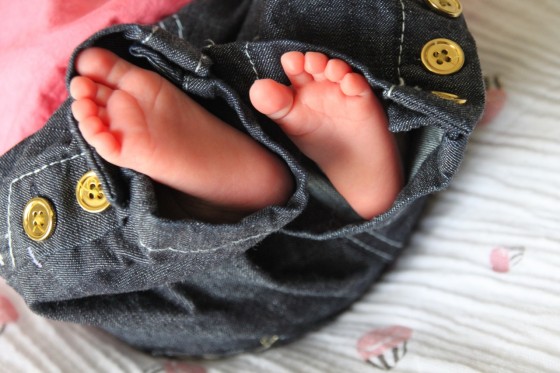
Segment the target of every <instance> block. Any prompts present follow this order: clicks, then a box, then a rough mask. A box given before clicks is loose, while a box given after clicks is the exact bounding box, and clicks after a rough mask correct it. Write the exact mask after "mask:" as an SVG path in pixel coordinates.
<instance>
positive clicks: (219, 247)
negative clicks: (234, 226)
mask: <svg viewBox="0 0 560 373" xmlns="http://www.w3.org/2000/svg"><path fill="white" fill-rule="evenodd" d="M269 234H270V233H269V232H265V233H259V234H255V235H253V236H250V237H245V238H242V239H240V240H237V241H232V242H228V243H226V244H224V245H221V246H218V247H214V248H212V249H206V250H189V251H187V250H178V249H174V248H172V247H166V248H164V249H153V248H151V247H149V246H147V245H146V244H145V243H144V242H142V240H138V242H139V243H140V246H142V247H143V248H145V249H146V250H148V251H149V252H153V251H155V252H159V251H174V252H177V253H182V254H199V253H211V252H214V251H218V250H221V249H223V248H226V247H228V246H231V245H237V244H239V243H243V242H245V241H249V240H252V239H254V238H260V237H263V236H267V235H269Z"/></svg>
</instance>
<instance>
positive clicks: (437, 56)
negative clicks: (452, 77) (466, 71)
mask: <svg viewBox="0 0 560 373" xmlns="http://www.w3.org/2000/svg"><path fill="white" fill-rule="evenodd" d="M421 58H422V63H423V64H424V66H425V67H426V68H427V69H428V70H429V71H431V72H433V73H435V74H438V75H449V74H453V73H455V72H457V71H459V70H461V68H462V67H463V64H464V63H465V53H464V52H463V50H462V49H461V47H460V46H459V44H457V43H455V42H454V41H452V40H449V39H443V38H440V39H434V40H430V41H429V42H427V43H426V45H424V48H422V52H421Z"/></svg>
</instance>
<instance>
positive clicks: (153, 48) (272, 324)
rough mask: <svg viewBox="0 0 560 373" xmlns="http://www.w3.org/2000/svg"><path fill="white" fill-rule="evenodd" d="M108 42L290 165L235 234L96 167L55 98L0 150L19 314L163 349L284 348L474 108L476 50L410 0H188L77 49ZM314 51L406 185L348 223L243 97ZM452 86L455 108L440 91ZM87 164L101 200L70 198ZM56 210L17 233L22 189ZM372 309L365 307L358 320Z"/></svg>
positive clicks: (439, 184)
mask: <svg viewBox="0 0 560 373" xmlns="http://www.w3.org/2000/svg"><path fill="white" fill-rule="evenodd" d="M436 38H447V39H450V40H453V41H455V42H456V43H458V44H459V45H460V46H461V48H462V49H463V51H464V55H465V58H464V60H465V62H464V65H463V67H462V68H461V69H460V71H458V72H455V73H454V74H450V75H439V74H435V73H433V72H430V71H429V70H428V69H426V68H425V67H424V66H423V65H422V61H421V59H420V52H421V50H422V47H423V46H424V45H425V44H426V43H427V42H428V41H430V40H432V39H436ZM91 46H99V47H103V48H107V49H109V50H111V51H113V52H115V53H117V54H119V55H120V56H122V57H123V58H125V59H127V60H129V61H131V62H133V63H135V64H137V65H139V66H142V67H144V68H147V69H151V70H153V71H156V72H158V73H159V74H161V75H162V76H164V77H165V78H167V79H168V80H169V81H171V82H172V83H173V84H175V85H176V86H177V87H180V88H181V89H182V90H183V91H184V92H185V93H186V94H188V95H190V96H191V97H193V98H194V99H195V100H197V101H198V102H199V103H200V104H201V105H203V106H204V107H205V108H207V109H208V110H209V111H211V112H212V113H214V114H215V115H217V116H219V117H220V118H221V119H223V120H224V121H225V122H226V123H229V124H230V125H232V126H234V127H235V128H237V129H239V130H240V131H243V132H245V133H247V134H248V135H250V136H251V137H252V138H254V139H255V141H258V142H260V143H262V144H263V145H264V146H265V147H266V148H268V149H269V150H270V151H271V152H273V153H275V154H277V155H278V156H279V157H280V158H281V159H283V160H284V162H285V163H286V164H287V166H288V167H289V169H290V170H291V172H292V174H293V178H294V180H295V181H296V189H295V192H294V194H293V196H292V197H291V199H290V200H289V201H288V202H287V203H286V204H285V205H284V206H269V207H266V208H264V209H262V210H259V211H257V212H255V213H253V214H252V215H250V216H247V217H246V218H244V219H242V220H241V221H239V222H237V223H234V224H210V223H207V222H204V221H197V220H193V219H186V218H184V219H179V218H170V217H168V216H167V214H166V212H165V211H164V209H163V208H162V206H161V203H160V199H159V194H158V190H159V189H158V187H157V185H156V184H155V183H154V182H153V181H152V180H150V179H149V178H148V177H146V176H145V175H142V174H139V173H137V172H134V171H132V170H129V169H123V168H118V167H115V166H113V165H111V164H108V163H107V162H105V161H104V160H103V159H102V158H100V157H99V155H98V154H97V153H96V152H95V150H94V149H92V148H91V147H89V146H88V144H87V143H86V142H85V141H84V139H83V138H82V137H81V135H80V133H79V131H78V129H77V125H76V122H75V120H74V119H73V117H72V115H71V112H70V103H71V100H70V99H69V100H67V101H66V102H65V103H64V104H63V105H62V106H61V107H60V108H59V110H58V111H57V112H56V113H55V114H54V115H53V116H52V117H51V118H50V120H49V121H48V123H47V124H46V126H45V127H44V128H43V129H42V130H41V131H40V132H38V133H36V134H35V135H33V136H31V137H29V138H28V139H26V140H24V141H23V142H21V143H20V144H18V145H17V146H16V147H15V148H13V149H12V150H11V151H10V152H8V153H7V154H5V155H4V156H3V157H1V158H0V172H1V184H0V188H1V192H0V209H1V214H0V216H2V217H3V218H1V219H0V231H1V232H2V235H1V236H0V239H1V241H0V242H1V245H0V255H1V257H0V262H1V263H0V264H1V265H0V275H2V276H3V277H4V278H5V279H6V280H7V282H8V283H9V284H10V285H11V286H12V287H13V288H14V289H16V290H17V291H18V292H19V293H20V294H21V295H22V296H23V297H24V299H25V301H26V302H27V304H28V305H29V306H30V307H31V309H32V310H34V311H35V312H37V313H38V314H41V315H44V316H46V317H49V318H52V319H56V320H63V321H69V322H75V323H83V324H88V325H94V326H97V327H99V328H102V329H104V330H106V331H108V332H110V333H112V334H114V335H116V336H117V337H118V338H120V339H122V340H124V341H126V342H128V343H130V344H131V345H133V346H135V347H137V348H140V349H143V350H146V351H150V352H152V353H154V354H165V355H196V356H209V355H212V356H214V355H227V354H232V353H238V352H241V351H246V350H255V349H264V348H268V347H270V346H271V345H272V344H273V343H276V344H282V343H286V342H288V341H290V340H293V339H294V338H297V337H299V336H301V335H302V334H303V333H305V332H308V331H310V330H312V329H315V328H317V327H319V326H320V325H322V324H324V323H325V322H327V321H328V320H331V319H332V318H333V317H334V316H335V315H337V314H338V313H340V312H342V311H343V310H345V309H346V308H348V307H349V306H350V305H351V304H352V303H353V302H354V301H356V300H357V299H359V298H360V297H361V296H362V295H363V294H364V292H365V291H367V290H368V288H369V287H370V285H371V284H372V283H373V282H374V281H375V280H376V279H378V278H379V276H380V275H381V274H382V273H383V271H384V270H385V269H386V268H387V267H388V265H390V264H391V263H392V262H393V261H394V260H395V259H396V258H397V256H398V255H399V253H400V252H401V251H402V249H403V248H404V247H405V244H406V242H407V240H408V239H409V237H410V235H411V232H412V229H413V227H414V224H415V222H416V221H417V220H418V218H419V216H420V214H421V211H422V206H423V205H424V202H425V200H426V197H427V196H428V195H430V194H431V193H433V192H436V191H439V190H442V189H445V188H446V187H447V186H448V185H449V183H450V181H451V179H452V177H453V175H454V174H455V173H456V171H457V168H458V167H459V165H460V163H461V160H462V158H463V155H464V151H465V146H466V144H467V139H468V137H469V134H470V133H471V131H472V129H473V127H474V125H475V123H476V122H477V121H478V119H479V116H480V114H481V112H482V109H483V106H484V89H483V83H482V79H481V72H480V68H479V61H478V58H477V54H476V47H475V43H474V41H473V39H472V38H471V36H470V34H469V32H468V30H467V27H466V25H465V22H464V19H463V18H462V17H458V18H450V17H447V16H445V15H443V14H440V13H438V12H436V11H435V10H434V9H432V8H430V7H429V6H428V5H427V4H426V3H425V2H424V1H421V0H377V1H364V0H348V1H330V0H289V1H288V0H228V1H223V0H206V1H195V2H193V3H191V4H190V5H188V6H187V7H185V8H184V9H182V10H181V11H180V12H179V13H177V14H175V15H173V16H171V17H169V18H167V19H165V20H163V21H162V22H160V23H159V24H158V25H153V26H141V25H119V26H115V27H112V28H109V29H106V30H103V31H101V32H99V33H97V34H96V35H94V36H92V37H91V38H90V39H88V40H87V41H85V42H84V43H83V44H82V45H81V46H79V47H78V48H77V49H76V51H75V53H74V55H73V58H72V61H71V63H70V65H69V66H70V67H69V69H68V74H67V78H68V81H69V80H70V79H71V78H72V77H73V76H75V75H76V71H75V70H74V67H73V61H74V58H75V56H76V55H77V54H78V53H79V52H80V51H81V50H83V49H84V48H88V47H91ZM291 50H298V51H309V50H311V51H321V52H324V53H326V54H327V55H328V56H330V57H338V58H341V59H343V60H345V61H347V62H348V63H349V64H350V65H351V66H352V67H353V69H354V70H355V71H358V72H360V73H362V74H363V75H364V76H365V77H366V78H367V80H368V82H369V83H370V85H371V87H372V88H373V90H374V91H375V93H376V94H377V95H378V97H379V99H380V100H381V101H382V103H383V106H384V108H385V110H386V113H387V116H388V119H389V129H390V130H391V131H392V132H394V133H395V135H396V136H397V138H398V139H399V140H400V142H401V143H402V144H404V145H403V146H402V148H401V153H402V159H403V164H404V169H405V174H406V184H405V186H404V187H403V189H402V190H401V192H400V194H399V196H398V198H397V200H396V201H395V203H394V204H393V206H392V207H391V208H390V210H388V211H387V212H385V213H383V214H382V215H380V216H378V217H375V218H374V219H372V220H370V221H363V220H361V219H360V218H359V217H358V216H357V215H356V214H355V213H354V212H353V210H352V209H351V208H350V207H349V206H348V204H347V203H346V202H345V201H344V199H343V198H342V197H341V196H340V195H339V194H338V193H337V192H336V191H335V189H334V188H333V187H332V185H331V184H330V183H329V182H328V180H327V179H326V178H325V176H324V175H323V174H322V173H321V172H320V171H319V170H318V168H317V167H316V166H315V165H314V164H313V163H312V162H311V161H309V160H308V159H307V158H305V157H304V156H303V155H302V154H301V153H300V152H299V151H298V150H297V148H295V147H294V145H293V144H292V143H290V141H289V140H288V139H287V137H286V136H285V135H284V134H283V133H282V132H281V131H279V130H278V129H277V128H276V127H275V126H274V125H273V124H271V123H269V119H267V118H266V117H264V116H262V115H260V114H259V113H257V112H256V111H255V110H254V109H253V108H252V106H251V104H250V102H249V99H248V89H249V87H250V86H251V84H252V83H253V82H254V81H255V79H257V78H272V79H276V80H278V81H280V82H283V83H288V81H287V78H286V77H285V75H284V74H283V71H282V69H281V66H280V63H279V61H280V56H281V55H282V54H283V53H284V52H287V51H291ZM432 91H444V92H450V93H453V94H455V95H457V96H459V97H460V98H461V99H465V100H466V103H464V104H459V103H458V102H457V101H456V100H455V101H454V100H447V99H442V98H440V97H439V96H437V95H435V94H433V93H432ZM89 170H93V171H94V172H95V173H96V174H97V175H98V177H99V180H100V181H101V184H102V186H103V190H104V192H105V193H106V195H107V198H108V200H109V201H110V203H111V206H110V207H109V208H108V209H107V210H105V211H103V212H101V213H97V214H92V213H89V212H87V211H85V210H83V209H82V208H80V206H79V205H78V203H77V202H76V197H75V194H76V192H75V190H76V182H77V181H78V180H79V179H80V177H81V176H82V175H83V174H84V173H86V172H87V171H89ZM37 196H39V197H43V198H45V199H47V200H48V201H49V202H50V203H51V204H52V206H53V208H54V210H55V212H56V218H55V219H56V226H55V228H54V233H53V234H52V235H51V236H50V237H49V238H48V239H46V240H44V241H42V242H36V241H33V240H31V239H29V238H28V237H27V235H26V234H25V232H24V229H23V228H22V213H23V211H24V209H25V206H26V204H27V202H28V201H29V200H30V199H32V198H34V197H37ZM372 316H373V317H374V315H372Z"/></svg>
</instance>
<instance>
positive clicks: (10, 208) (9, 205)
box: [7, 152, 87, 268]
mask: <svg viewBox="0 0 560 373" xmlns="http://www.w3.org/2000/svg"><path fill="white" fill-rule="evenodd" d="M86 154H87V153H86V152H83V153H80V154H76V155H74V156H72V157H70V158H66V159H63V160H60V161H56V162H52V163H49V164H47V165H44V166H43V167H41V168H38V169H36V170H34V171H31V172H28V173H26V174H24V175H21V176H19V177H17V178H15V179H13V180H12V182H11V183H10V186H9V188H8V211H7V212H8V213H7V216H8V248H9V251H10V258H11V259H12V267H13V268H15V266H16V258H15V257H14V250H13V247H12V227H11V223H10V220H11V210H12V206H11V203H12V187H13V185H14V184H15V183H16V182H18V181H21V180H23V179H25V178H26V177H28V176H31V175H36V174H38V173H39V172H42V171H44V170H46V169H47V168H49V167H52V166H56V165H59V164H63V163H66V162H70V161H73V160H74V159H76V158H80V157H83V156H85V155H86Z"/></svg>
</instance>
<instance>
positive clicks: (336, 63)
mask: <svg viewBox="0 0 560 373" xmlns="http://www.w3.org/2000/svg"><path fill="white" fill-rule="evenodd" d="M351 72H352V68H351V67H350V65H348V64H347V63H346V62H344V61H342V60H339V59H337V58H333V59H332V60H329V62H327V66H326V67H325V77H326V78H327V79H328V80H330V81H331V82H333V83H338V82H340V81H341V80H342V79H343V78H344V76H346V74H348V73H351Z"/></svg>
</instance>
